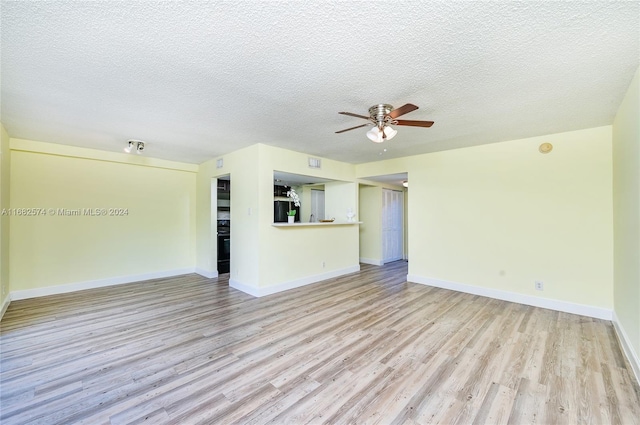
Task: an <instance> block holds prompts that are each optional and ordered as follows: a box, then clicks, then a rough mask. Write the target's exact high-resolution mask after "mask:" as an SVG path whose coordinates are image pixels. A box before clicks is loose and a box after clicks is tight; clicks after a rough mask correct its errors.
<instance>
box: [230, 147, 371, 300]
mask: <svg viewBox="0 0 640 425" xmlns="http://www.w3.org/2000/svg"><path fill="white" fill-rule="evenodd" d="M308 156H309V155H306V154H302V153H298V152H293V151H288V150H285V149H280V148H275V147H271V146H266V145H260V160H259V163H260V166H259V169H260V177H259V181H258V184H259V192H260V193H259V197H260V209H261V210H262V211H268V210H271V211H273V195H272V194H273V171H274V170H278V171H284V172H287V173H295V174H302V175H308V176H315V177H324V178H330V179H335V180H342V181H344V182H349V183H343V184H340V183H337V182H336V183H335V184H334V183H327V184H325V211H326V213H327V214H330V213H332V212H331V211H335V213H336V214H338V213H339V212H340V211H341V210H343V211H344V212H343V213H342V217H338V216H336V219H341V220H342V221H346V212H347V211H346V208H348V206H353V208H354V211H355V210H356V207H357V196H358V195H357V185H356V184H355V183H354V181H355V179H354V175H355V167H354V166H353V165H352V164H346V163H342V162H338V161H332V160H329V159H326V158H323V159H322V168H321V169H312V168H309V167H308V165H307V158H308ZM334 193H335V194H337V193H340V194H341V196H344V198H343V199H342V200H340V201H335V202H334V201H333V200H332V199H334V198H335V196H334ZM332 205H333V206H332ZM333 208H335V210H334V209H333ZM272 223H273V214H272V213H271V214H261V215H260V233H259V238H260V283H259V286H260V287H261V288H265V287H269V286H276V285H283V284H286V283H289V282H294V281H301V280H303V279H308V278H311V277H313V276H318V275H321V274H325V273H332V272H339V271H340V270H344V269H347V268H350V267H358V265H359V263H358V227H357V225H349V226H323V227H321V228H318V227H295V228H286V227H285V228H282V227H274V226H272ZM232 225H233V223H232ZM232 241H233V238H232ZM323 262H324V267H323Z"/></svg>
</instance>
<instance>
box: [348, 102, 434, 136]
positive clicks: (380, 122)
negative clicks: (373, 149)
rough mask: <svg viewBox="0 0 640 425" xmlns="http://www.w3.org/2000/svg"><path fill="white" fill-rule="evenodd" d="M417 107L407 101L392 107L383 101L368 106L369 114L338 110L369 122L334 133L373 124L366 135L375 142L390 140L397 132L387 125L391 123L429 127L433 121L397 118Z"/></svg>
mask: <svg viewBox="0 0 640 425" xmlns="http://www.w3.org/2000/svg"><path fill="white" fill-rule="evenodd" d="M416 109H418V107H417V106H416V105H412V104H411V103H407V104H406V105H404V106H401V107H399V108H398V109H394V108H393V106H391V105H387V104H384V103H381V104H378V105H374V106H372V107H371V108H369V116H368V117H366V116H364V115H358V114H354V113H351V112H338V113H339V114H342V115H349V116H351V117H356V118H362V119H365V120H368V121H370V122H368V123H366V124H362V125H357V126H355V127H351V128H347V129H345V130H340V131H336V133H344V132H345V131H349V130H355V129H356V128H360V127H366V126H368V125H374V126H375V127H374V128H372V129H371V130H369V131H367V137H368V138H369V139H370V140H371V141H372V142H376V143H382V142H384V141H385V140H391V139H392V138H393V136H395V135H396V134H397V133H398V132H397V131H396V130H394V129H393V128H391V127H389V126H390V125H391V124H393V125H408V126H411V127H431V126H432V125H433V121H412V120H398V119H396V118H398V117H399V116H401V115H404V114H407V113H409V112H412V111H415V110H416Z"/></svg>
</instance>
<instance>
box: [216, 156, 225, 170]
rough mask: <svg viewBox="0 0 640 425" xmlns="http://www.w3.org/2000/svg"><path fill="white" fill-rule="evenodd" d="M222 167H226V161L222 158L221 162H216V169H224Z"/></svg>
mask: <svg viewBox="0 0 640 425" xmlns="http://www.w3.org/2000/svg"><path fill="white" fill-rule="evenodd" d="M222 167H224V160H223V159H222V158H220V159H219V160H217V161H216V168H222Z"/></svg>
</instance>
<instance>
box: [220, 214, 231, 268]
mask: <svg viewBox="0 0 640 425" xmlns="http://www.w3.org/2000/svg"><path fill="white" fill-rule="evenodd" d="M230 259H231V222H230V221H229V220H218V273H219V274H223V273H229V263H230Z"/></svg>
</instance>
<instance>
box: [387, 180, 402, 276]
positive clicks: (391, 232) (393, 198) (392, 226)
mask: <svg viewBox="0 0 640 425" xmlns="http://www.w3.org/2000/svg"><path fill="white" fill-rule="evenodd" d="M403 222H404V193H403V192H401V191H399V190H391V189H382V262H383V263H390V262H392V261H397V260H402V259H403V251H404V249H403V248H404V229H403Z"/></svg>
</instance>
